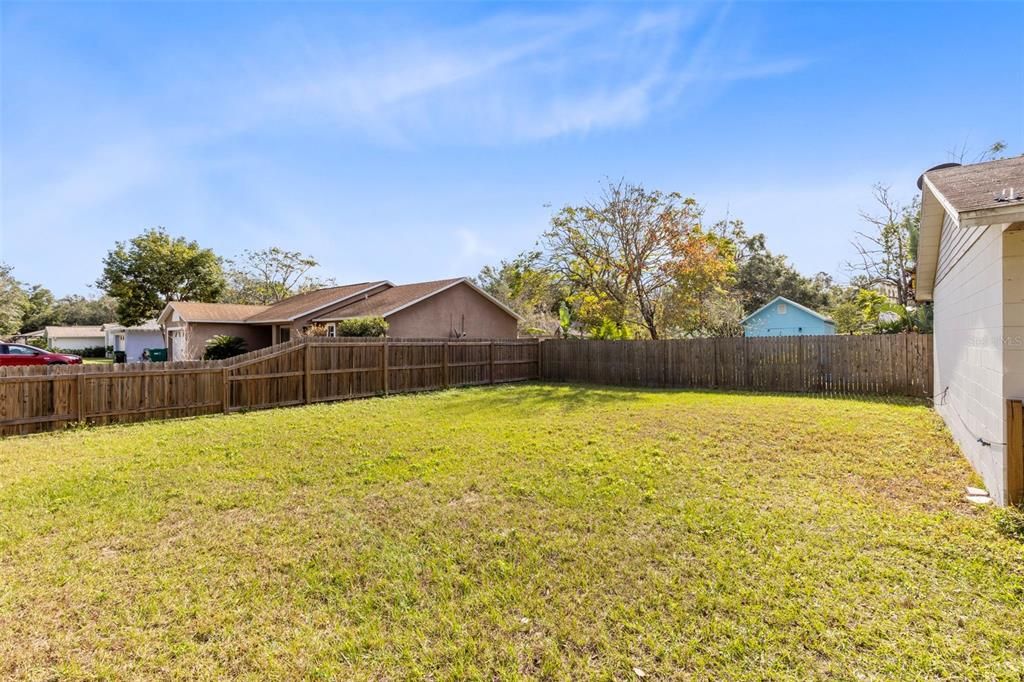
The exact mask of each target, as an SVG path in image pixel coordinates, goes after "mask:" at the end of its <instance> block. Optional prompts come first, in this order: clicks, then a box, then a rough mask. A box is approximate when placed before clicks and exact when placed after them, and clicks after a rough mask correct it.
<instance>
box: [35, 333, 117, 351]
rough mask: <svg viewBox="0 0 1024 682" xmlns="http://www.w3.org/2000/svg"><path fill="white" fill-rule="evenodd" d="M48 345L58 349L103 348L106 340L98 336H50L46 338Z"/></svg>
mask: <svg viewBox="0 0 1024 682" xmlns="http://www.w3.org/2000/svg"><path fill="white" fill-rule="evenodd" d="M47 340H48V341H49V342H50V346H51V347H53V348H59V349H60V350H82V349H85V348H103V347H104V346H106V340H105V339H104V337H103V336H102V335H100V336H70V337H62V336H51V337H49V338H48V339H47Z"/></svg>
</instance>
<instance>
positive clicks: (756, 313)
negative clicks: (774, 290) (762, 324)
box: [740, 296, 835, 324]
mask: <svg viewBox="0 0 1024 682" xmlns="http://www.w3.org/2000/svg"><path fill="white" fill-rule="evenodd" d="M777 303H785V304H786V305H791V306H793V308H795V309H796V310H799V311H802V312H804V313H807V314H808V315H811V316H813V317H816V318H818V319H819V320H821V321H822V322H827V323H828V324H835V322H833V321H832V319H831V318H829V317H825V316H824V315H822V314H821V313H819V312H816V311H814V310H811V309H810V308H808V307H807V306H805V305H800V304H799V303H797V302H796V301H791V300H790V299H788V298H786V297H785V296H776V297H775V298H773V299H772V300H770V301H768V302H767V303H765V304H764V305H763V306H761V307H760V308H758V309H757V310H755V311H754V312H752V313H750V314H749V315H747V316H746V317H744V318H743V319H742V320H740V324H746V323H747V321H748V320H752V319H754V318H755V317H758V316H760V315H761V314H762V313H764V312H766V311H769V310H770V309H771V308H772V306H774V305H776V304H777Z"/></svg>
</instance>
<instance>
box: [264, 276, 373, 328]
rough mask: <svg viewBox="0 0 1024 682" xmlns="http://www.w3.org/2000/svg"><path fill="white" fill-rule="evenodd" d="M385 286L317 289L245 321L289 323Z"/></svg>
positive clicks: (370, 283) (371, 283)
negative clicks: (364, 292)
mask: <svg viewBox="0 0 1024 682" xmlns="http://www.w3.org/2000/svg"><path fill="white" fill-rule="evenodd" d="M385 284H387V282H386V281H383V280H381V281H378V282H359V283H357V284H345V285H342V286H337V287H327V288H326V289H317V290H316V291H310V292H308V293H305V294H297V295H295V296H290V297H288V298H286V299H284V300H283V301H279V302H277V303H275V304H274V305H272V306H270V307H269V308H267V309H266V310H264V311H262V312H260V313H257V314H255V315H253V316H252V317H250V318H248V320H247V321H248V322H253V323H261V322H262V323H265V324H269V323H271V322H290V321H291V320H294V319H295V318H297V317H302V316H303V315H308V314H309V313H312V312H315V311H317V310H320V309H321V308H326V307H328V306H331V305H334V304H336V303H340V302H342V301H344V300H345V299H346V298H349V297H350V296H354V295H356V294H358V293H360V292H363V291H369V290H370V289H373V288H375V287H379V286H382V285H385Z"/></svg>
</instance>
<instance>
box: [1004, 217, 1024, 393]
mask: <svg viewBox="0 0 1024 682" xmlns="http://www.w3.org/2000/svg"><path fill="white" fill-rule="evenodd" d="M1003 303H1004V306H1005V307H1004V311H1003V322H1004V324H1005V325H1006V326H1005V329H1004V333H1003V336H1004V339H1003V345H1004V354H1003V364H1004V369H1005V372H1004V374H1003V391H1004V393H1005V394H1006V398H1007V399H1011V398H1019V399H1024V224H1022V223H1017V224H1016V225H1014V227H1013V229H1010V230H1007V231H1006V232H1004V233H1003Z"/></svg>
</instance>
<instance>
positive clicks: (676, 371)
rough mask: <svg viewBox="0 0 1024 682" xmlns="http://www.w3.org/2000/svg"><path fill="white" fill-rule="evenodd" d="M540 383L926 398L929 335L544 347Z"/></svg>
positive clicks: (556, 343) (556, 342)
mask: <svg viewBox="0 0 1024 682" xmlns="http://www.w3.org/2000/svg"><path fill="white" fill-rule="evenodd" d="M541 355H542V357H541V366H542V368H543V369H542V374H541V376H542V378H543V379H545V380H548V381H568V382H583V383H594V384H611V385H616V386H650V387H666V388H727V389H738V390H751V391H793V392H806V393H822V394H832V395H847V394H852V395H900V396H911V397H926V396H930V395H931V394H932V337H931V335H930V334H883V335H873V336H785V337H756V338H745V337H736V338H717V339H680V340H665V341H590V340H575V339H558V340H551V341H545V342H544V344H543V346H542V351H541Z"/></svg>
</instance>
